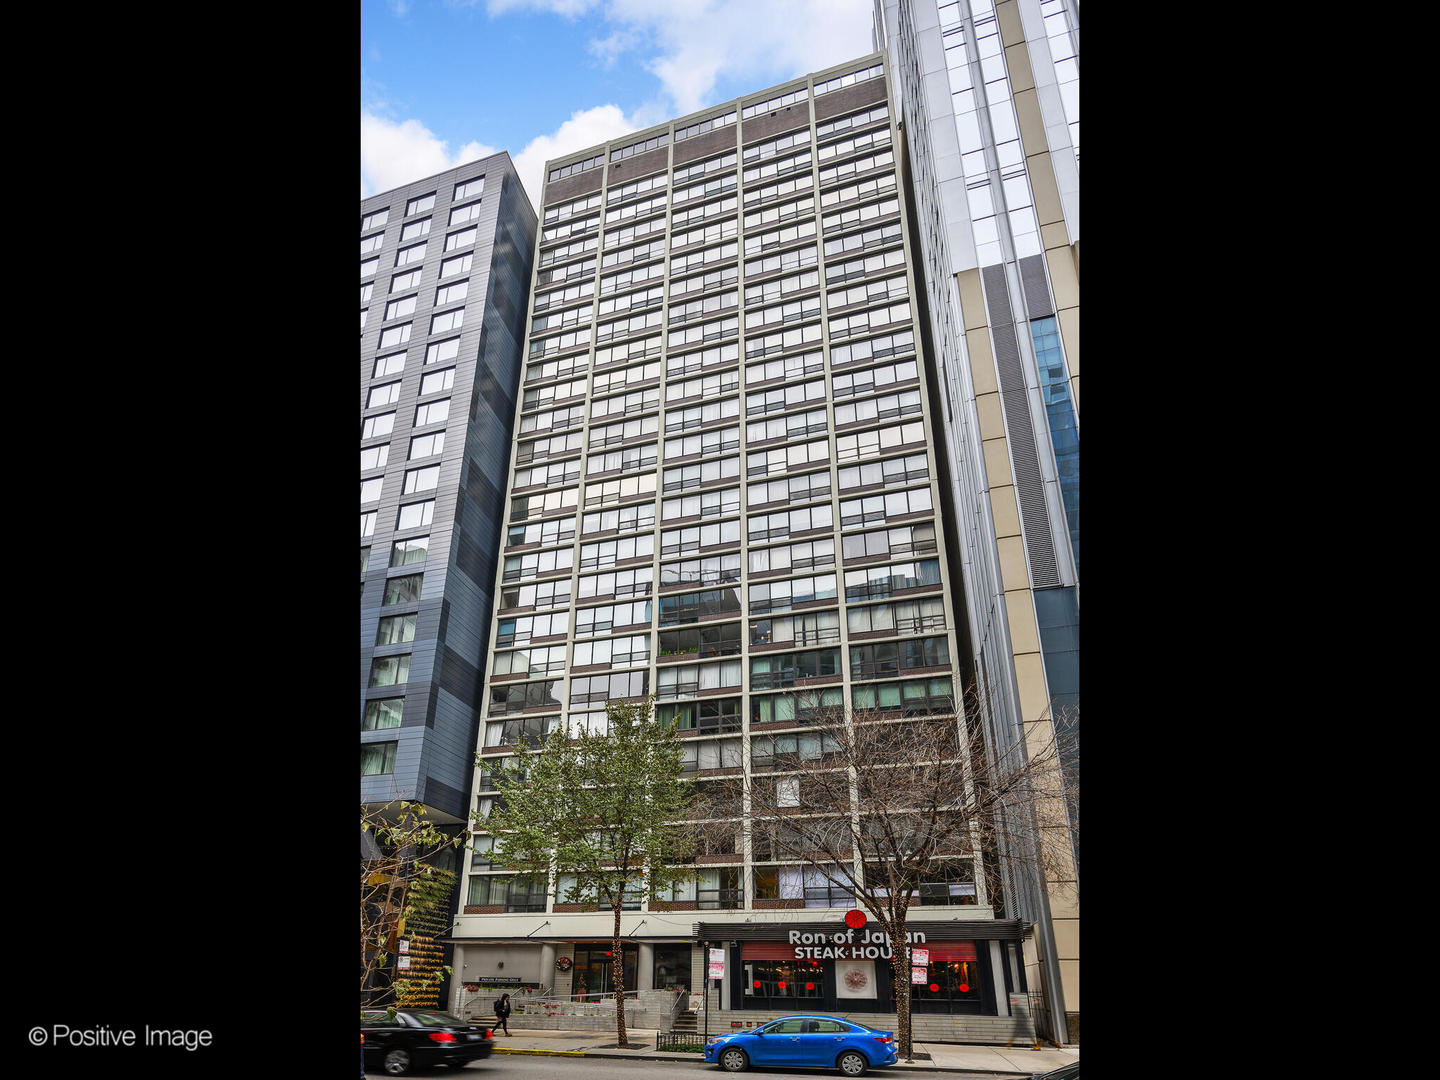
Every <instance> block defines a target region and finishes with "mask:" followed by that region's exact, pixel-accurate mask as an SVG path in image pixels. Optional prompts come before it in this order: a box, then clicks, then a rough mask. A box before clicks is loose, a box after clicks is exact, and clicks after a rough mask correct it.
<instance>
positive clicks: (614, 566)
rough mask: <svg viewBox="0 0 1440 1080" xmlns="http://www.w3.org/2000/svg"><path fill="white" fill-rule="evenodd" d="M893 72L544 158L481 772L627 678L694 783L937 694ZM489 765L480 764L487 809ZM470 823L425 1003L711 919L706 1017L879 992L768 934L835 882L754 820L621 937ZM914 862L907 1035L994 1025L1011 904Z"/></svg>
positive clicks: (581, 716) (555, 978)
mask: <svg viewBox="0 0 1440 1080" xmlns="http://www.w3.org/2000/svg"><path fill="white" fill-rule="evenodd" d="M892 78H893V75H892V73H891V71H890V68H889V66H888V64H887V61H886V58H885V56H884V54H881V53H877V54H874V55H872V56H869V57H865V58H861V59H859V60H856V61H853V62H850V63H847V64H844V65H840V66H838V67H835V68H833V69H830V70H827V71H823V72H819V73H816V74H814V75H811V76H808V77H804V78H799V79H795V80H793V81H791V82H788V83H784V84H782V85H779V86H776V87H773V88H771V89H769V90H765V91H761V92H759V93H756V94H752V95H748V96H746V97H744V98H742V99H739V100H735V101H731V102H728V103H725V104H723V105H717V106H714V107H712V108H708V109H705V110H703V111H701V112H697V113H695V114H693V115H690V116H686V117H682V118H680V119H677V120H674V121H672V122H670V123H666V124H663V125H660V126H658V127H655V128H653V129H650V130H648V131H642V132H637V133H635V134H633V135H631V136H628V137H626V138H624V139H620V140H616V141H614V142H610V143H607V144H605V145H602V146H596V147H593V148H591V149H589V150H586V151H583V152H581V153H577V154H574V155H569V156H567V157H564V158H561V159H558V160H556V161H553V162H551V163H549V165H548V167H547V177H546V182H545V187H544V194H543V196H542V200H541V201H542V207H541V223H540V237H539V242H538V248H537V253H536V257H535V269H534V275H535V276H534V280H533V283H532V285H531V294H530V298H531V306H530V312H529V321H528V327H527V337H526V350H525V351H526V357H525V368H524V372H523V377H522V380H521V384H520V390H519V393H520V400H519V403H518V405H519V411H518V417H517V420H516V424H515V448H514V454H513V467H512V472H511V475H510V477H509V481H508V483H507V484H506V485H505V488H504V491H505V502H504V512H505V514H506V528H505V534H504V538H503V543H502V548H501V552H500V566H499V567H498V572H497V575H496V581H495V586H494V587H495V592H496V613H495V620H496V622H495V627H494V631H493V635H492V637H491V643H490V648H489V650H488V652H487V654H486V658H485V676H486V680H487V681H486V686H485V700H484V724H483V738H482V740H481V743H482V745H481V756H482V760H483V761H487V762H488V761H492V760H498V759H502V758H504V757H505V756H507V755H509V754H511V753H513V752H514V751H515V749H516V747H517V744H518V743H519V741H520V740H521V738H522V737H526V736H529V737H531V738H536V737H541V736H544V735H545V734H547V733H548V732H550V731H552V730H555V729H557V728H559V727H561V726H564V727H567V728H568V729H569V730H579V729H592V730H593V729H602V730H603V728H604V725H605V723H606V715H605V711H604V710H605V705H606V702H607V701H611V700H635V699H640V698H643V697H645V696H647V695H655V697H656V698H657V699H658V706H657V707H658V710H659V712H660V714H661V715H662V716H664V717H668V718H672V719H674V721H675V722H676V723H677V725H678V726H679V728H680V729H681V731H682V733H683V737H684V745H685V762H686V769H687V771H688V772H690V773H691V774H692V775H693V776H694V777H695V779H696V782H697V783H699V784H704V783H705V782H706V779H707V777H717V776H721V775H725V774H727V773H730V772H733V770H734V769H737V768H739V769H745V770H749V769H751V768H753V767H755V765H756V763H763V762H764V760H765V759H766V757H768V756H769V755H771V754H773V753H775V752H776V751H777V748H778V749H786V750H788V749H792V748H798V749H799V750H800V751H801V752H802V753H803V752H808V751H810V750H813V751H814V753H815V754H816V755H817V757H818V755H819V754H820V753H821V749H822V748H821V747H820V746H819V745H818V742H819V740H818V738H816V737H815V736H812V735H810V734H807V731H806V728H805V722H806V720H807V719H809V715H808V714H809V713H810V712H811V711H812V710H815V709H820V708H828V707H832V706H847V707H849V706H853V707H857V708H864V709H881V710H893V711H894V712H895V714H896V715H897V716H910V717H922V716H936V715H941V716H943V715H953V714H954V713H955V710H956V708H957V703H956V700H955V696H954V695H955V687H956V682H957V679H956V677H957V676H958V675H960V674H961V667H962V665H961V664H960V663H959V662H958V661H959V659H960V657H961V651H960V649H961V642H960V638H959V637H958V635H957V631H958V630H959V628H960V627H961V626H962V625H963V624H964V620H966V619H967V618H968V617H969V616H968V615H967V612H966V611H965V609H964V605H965V600H964V598H963V597H962V596H961V594H960V592H959V591H958V582H956V581H954V580H953V579H952V577H951V571H950V566H949V565H948V564H947V560H946V557H945V553H946V550H947V547H950V548H953V547H955V546H956V545H955V542H954V541H952V540H951V539H950V538H949V537H947V525H946V523H945V522H944V521H943V520H942V516H941V513H940V506H941V501H942V498H944V497H945V494H946V493H945V491H944V490H943V486H942V481H941V478H942V472H941V467H942V464H943V458H944V454H945V450H944V445H943V442H942V441H941V440H940V439H939V438H938V437H937V436H938V435H939V434H940V432H941V431H943V425H944V424H945V423H946V422H947V419H948V418H947V417H946V416H944V415H938V414H937V413H936V411H935V404H934V403H933V402H932V400H931V395H930V393H929V392H928V390H927V358H926V356H925V355H924V352H923V350H922V347H921V343H922V340H923V336H924V333H925V332H926V327H925V325H924V324H923V323H922V320H921V311H922V308H921V305H920V304H919V303H918V302H917V301H918V300H919V298H920V295H921V294H920V290H921V289H922V288H923V281H922V280H921V278H920V276H919V274H918V270H919V268H920V262H919V257H920V255H921V252H920V251H919V250H917V248H916V247H915V246H914V243H915V242H914V240H913V237H912V231H911V229H910V228H909V227H907V212H908V204H909V201H910V198H911V196H910V194H909V192H908V191H907V190H906V187H905V184H904V182H903V172H902V169H901V163H900V161H899V157H900V153H899V148H900V141H899V137H898V132H897V120H898V119H899V116H898V115H897V113H896V111H895V109H894V107H893V106H892V104H891V102H892V96H893V95H894V93H895V92H894V89H893V88H892V86H891V80H892ZM967 527H968V526H967ZM812 742H813V743H815V744H816V745H814V746H813V747H812V746H811V744H812ZM490 781H491V770H490V769H488V768H481V769H478V770H476V774H475V787H474V790H473V808H474V809H475V810H476V811H478V812H479V813H480V814H481V815H484V814H485V813H486V812H487V811H488V809H489V807H490V806H491V805H492V800H493V798H494V797H495V792H494V788H493V785H492V784H491V782H490ZM474 839H475V844H476V847H477V849H479V850H477V851H476V852H475V853H474V854H473V855H472V856H471V861H470V864H469V866H468V867H466V874H465V882H464V886H463V887H464V888H465V890H466V895H465V897H464V900H463V904H462V906H461V908H460V911H461V914H460V916H459V918H458V921H457V925H456V928H455V931H454V940H455V943H456V958H455V966H456V972H457V976H458V977H457V979H456V980H455V984H454V986H453V988H452V999H451V1007H452V1008H455V1009H462V1008H464V1007H465V1002H464V1001H463V1000H462V994H463V990H462V987H463V986H464V984H466V983H469V984H472V985H475V984H480V985H494V984H496V983H511V984H522V985H527V986H532V987H534V986H546V987H552V988H553V989H554V990H555V991H556V992H558V993H560V994H579V993H585V992H590V993H593V992H596V991H599V990H604V989H606V988H608V987H609V986H610V973H611V971H612V965H614V964H616V963H620V964H622V965H623V971H624V980H625V984H626V985H627V987H633V988H635V989H637V990H645V989H650V988H665V987H676V986H679V987H688V988H690V989H691V990H693V991H696V992H699V991H700V989H701V985H702V977H703V971H704V968H703V966H702V957H703V950H702V944H703V943H707V942H708V943H709V944H710V945H711V946H713V947H717V948H722V949H724V950H725V956H726V963H725V972H726V975H725V978H724V980H723V983H722V985H721V987H720V988H719V990H718V992H717V993H716V995H715V998H714V999H713V1001H712V1009H714V1010H720V1011H719V1012H718V1014H717V1016H716V1022H718V1023H721V1024H725V1023H726V1022H727V1020H729V1019H730V1018H731V1017H732V1015H733V1016H738V1017H741V1018H742V1019H743V1018H747V1017H748V1018H749V1019H751V1020H754V1019H755V1018H757V1017H763V1016H765V1015H766V1014H769V1015H775V1014H777V1013H783V1012H790V1011H795V1010H797V1009H805V1008H834V1007H837V1001H840V1002H841V1007H844V1008H846V1009H847V1010H848V1011H851V1012H855V1011H874V1012H876V1013H878V1014H885V1013H891V1012H893V1011H894V1003H893V1001H892V1000H891V999H890V995H891V983H890V977H889V961H888V959H883V958H874V957H871V958H865V957H860V958H856V959H846V960H844V961H842V960H839V959H829V958H826V959H819V960H814V959H805V958H802V957H801V956H800V954H798V953H797V949H796V947H795V945H794V943H793V941H792V940H791V938H790V933H791V932H792V931H799V932H806V933H810V932H816V933H818V932H829V931H834V930H835V929H837V927H838V928H840V929H843V924H842V923H841V922H840V920H841V918H842V916H843V914H844V912H845V911H846V910H848V909H849V908H851V907H853V906H854V901H853V898H852V897H850V896H848V895H842V894H841V893H840V891H838V890H836V889H834V888H831V887H830V886H828V885H827V884H826V883H825V882H824V880H823V879H819V878H818V876H817V875H816V874H815V873H814V871H813V868H807V867H806V866H804V865H801V864H796V863H794V862H790V861H786V860H783V859H779V858H776V857H775V853H774V852H773V851H772V850H771V849H770V847H769V845H768V843H767V841H766V839H765V837H764V835H763V832H762V831H759V830H757V831H756V832H755V833H754V834H753V835H752V834H750V833H744V834H738V835H737V836H736V837H735V839H734V841H733V842H732V843H729V844H726V843H717V845H716V846H714V847H712V848H710V849H709V850H707V851H706V852H704V853H703V854H701V855H700V856H699V858H698V861H697V874H696V878H695V880H693V881H692V882H690V883H689V884H688V885H685V886H680V887H677V888H676V889H675V890H674V892H673V894H672V895H671V896H670V897H669V898H668V904H667V907H666V909H665V910H658V909H657V910H652V909H651V908H650V906H649V904H648V902H647V901H645V900H644V899H643V898H641V897H639V896H637V897H636V900H635V902H634V905H633V910H632V911H631V912H629V913H627V914H626V915H625V918H624V921H623V924H622V931H623V934H624V936H625V939H626V942H627V944H626V946H625V949H624V950H623V955H622V956H621V957H614V956H611V955H610V952H611V944H610V915H609V914H608V912H607V913H597V912H595V910H594V908H593V906H591V905H585V904H573V903H567V902H566V901H565V899H564V893H565V890H566V888H567V887H568V883H567V882H566V881H564V880H563V879H561V880H559V881H556V880H553V879H552V880H529V879H525V878H523V877H518V876H516V875H514V874H513V873H509V872H506V871H504V870H501V869H497V868H495V867H494V866H492V865H491V864H490V862H489V861H488V859H487V856H486V849H487V848H488V846H489V844H490V840H489V838H487V837H486V836H485V835H484V832H483V829H482V830H479V831H478V833H477V835H476V837H475V838H474ZM932 884H933V885H934V887H933V888H929V889H927V890H926V891H925V892H924V893H923V895H922V896H921V898H920V899H919V901H918V902H917V905H916V906H915V907H914V908H912V911H911V929H912V930H914V931H918V932H920V933H924V934H925V935H926V937H925V940H926V943H927V945H928V947H929V948H930V955H931V958H932V961H933V963H934V968H933V970H934V972H935V979H934V982H933V983H932V984H927V985H924V986H917V987H916V988H915V992H916V997H915V999H914V1004H913V1006H912V1008H913V1010H914V1012H915V1014H916V1016H917V1024H916V1031H917V1033H921V1034H925V1035H929V1036H930V1037H946V1036H952V1037H955V1036H969V1037H977V1036H979V1037H984V1034H985V1032H986V1031H987V1030H988V1031H991V1032H996V1031H1009V1030H1011V1029H1012V1025H1011V1023H1010V1018H1011V1010H1012V1008H1015V1007H1016V1001H1017V999H1016V998H1014V997H1012V995H1013V994H1015V993H1017V992H1018V991H1021V990H1023V989H1024V988H1025V982H1024V979H1025V963H1026V961H1025V960H1024V959H1023V958H1022V955H1021V945H1022V941H1023V936H1024V933H1025V927H1024V926H1023V925H1022V924H1021V922H1020V921H1019V920H1017V919H1015V918H1013V917H997V899H998V898H996V897H992V896H990V895H989V893H988V890H987V885H986V881H985V875H984V873H983V870H982V868H981V867H979V866H978V865H972V866H970V867H969V868H968V869H962V870H959V871H953V872H952V873H951V875H950V877H949V878H947V880H945V881H937V882H934V883H932ZM557 893H558V894H559V895H558V898H557ZM867 967H868V970H865V969H866V968H867ZM842 976H843V977H842ZM987 1022H988V1023H989V1024H990V1027H989V1028H986V1024H987ZM967 1025H969V1026H967Z"/></svg>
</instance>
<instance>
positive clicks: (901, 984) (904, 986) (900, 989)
mask: <svg viewBox="0 0 1440 1080" xmlns="http://www.w3.org/2000/svg"><path fill="white" fill-rule="evenodd" d="M901 940H904V939H903V938H902V939H901ZM902 948H903V946H902ZM891 951H892V952H894V953H895V957H894V959H892V960H891V963H892V964H894V969H895V1038H896V1041H897V1042H899V1043H900V1060H901V1061H904V1062H906V1063H907V1064H908V1063H911V1062H912V1060H913V1050H914V1047H913V1046H912V1045H911V1037H910V963H909V960H908V959H906V960H905V961H903V962H900V963H897V961H899V958H900V955H901V954H900V950H898V949H895V947H894V946H891ZM908 953H909V950H908V949H907V950H906V955H907V957H908Z"/></svg>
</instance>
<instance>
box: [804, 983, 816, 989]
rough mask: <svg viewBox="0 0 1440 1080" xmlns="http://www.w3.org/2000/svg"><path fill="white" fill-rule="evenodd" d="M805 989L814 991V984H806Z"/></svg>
mask: <svg viewBox="0 0 1440 1080" xmlns="http://www.w3.org/2000/svg"><path fill="white" fill-rule="evenodd" d="M805 989H806V990H814V989H815V984H814V983H806V984H805Z"/></svg>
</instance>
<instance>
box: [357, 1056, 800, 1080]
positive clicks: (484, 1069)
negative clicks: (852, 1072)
mask: <svg viewBox="0 0 1440 1080" xmlns="http://www.w3.org/2000/svg"><path fill="white" fill-rule="evenodd" d="M707 1073H713V1074H715V1075H716V1076H719V1075H720V1070H719V1069H717V1068H716V1067H715V1066H714V1065H706V1064H705V1063H704V1062H703V1061H701V1060H700V1059H699V1056H698V1055H697V1056H696V1060H695V1061H693V1062H689V1061H630V1060H627V1059H625V1058H594V1057H585V1058H579V1057H574V1058H572V1057H550V1056H541V1055H539V1054H491V1055H490V1056H489V1057H488V1058H486V1059H485V1060H484V1061H472V1062H471V1063H470V1064H469V1065H466V1066H465V1068H463V1069H459V1070H456V1069H449V1068H445V1067H444V1066H437V1067H434V1068H417V1069H415V1070H414V1071H413V1072H411V1074H410V1075H411V1076H412V1077H416V1078H417V1080H426V1078H432V1080H440V1078H441V1077H446V1076H451V1077H454V1076H462V1077H465V1078H466V1080H486V1078H489V1077H493V1078H495V1080H501V1078H506V1080H508V1078H509V1077H512V1076H524V1077H529V1078H530V1080H546V1078H548V1077H561V1078H575V1080H580V1078H581V1077H583V1078H584V1080H638V1078H643V1080H665V1078H666V1077H670V1076H696V1077H703V1076H705V1075H706V1074H707ZM365 1075H366V1076H373V1077H376V1078H377V1080H378V1078H380V1077H383V1076H384V1075H385V1074H384V1073H383V1072H380V1071H378V1070H373V1069H372V1070H370V1071H368V1072H366V1074H365ZM775 1075H776V1076H782V1075H785V1076H789V1077H792V1078H797V1080H798V1077H799V1076H800V1075H801V1072H800V1070H795V1071H793V1072H787V1073H783V1074H782V1073H776V1074H775ZM813 1075H816V1076H819V1075H822V1074H820V1073H815V1074H813Z"/></svg>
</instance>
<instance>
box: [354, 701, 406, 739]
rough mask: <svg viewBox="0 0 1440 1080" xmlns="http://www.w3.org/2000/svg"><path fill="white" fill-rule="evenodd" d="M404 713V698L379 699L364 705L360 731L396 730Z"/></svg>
mask: <svg viewBox="0 0 1440 1080" xmlns="http://www.w3.org/2000/svg"><path fill="white" fill-rule="evenodd" d="M404 711H405V699H404V698H381V699H380V700H378V701H367V702H366V703H365V719H364V720H363V721H362V722H361V724H360V730H362V731H378V730H382V729H385V728H398V727H399V726H400V720H401V717H402V715H403V714H404Z"/></svg>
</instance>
